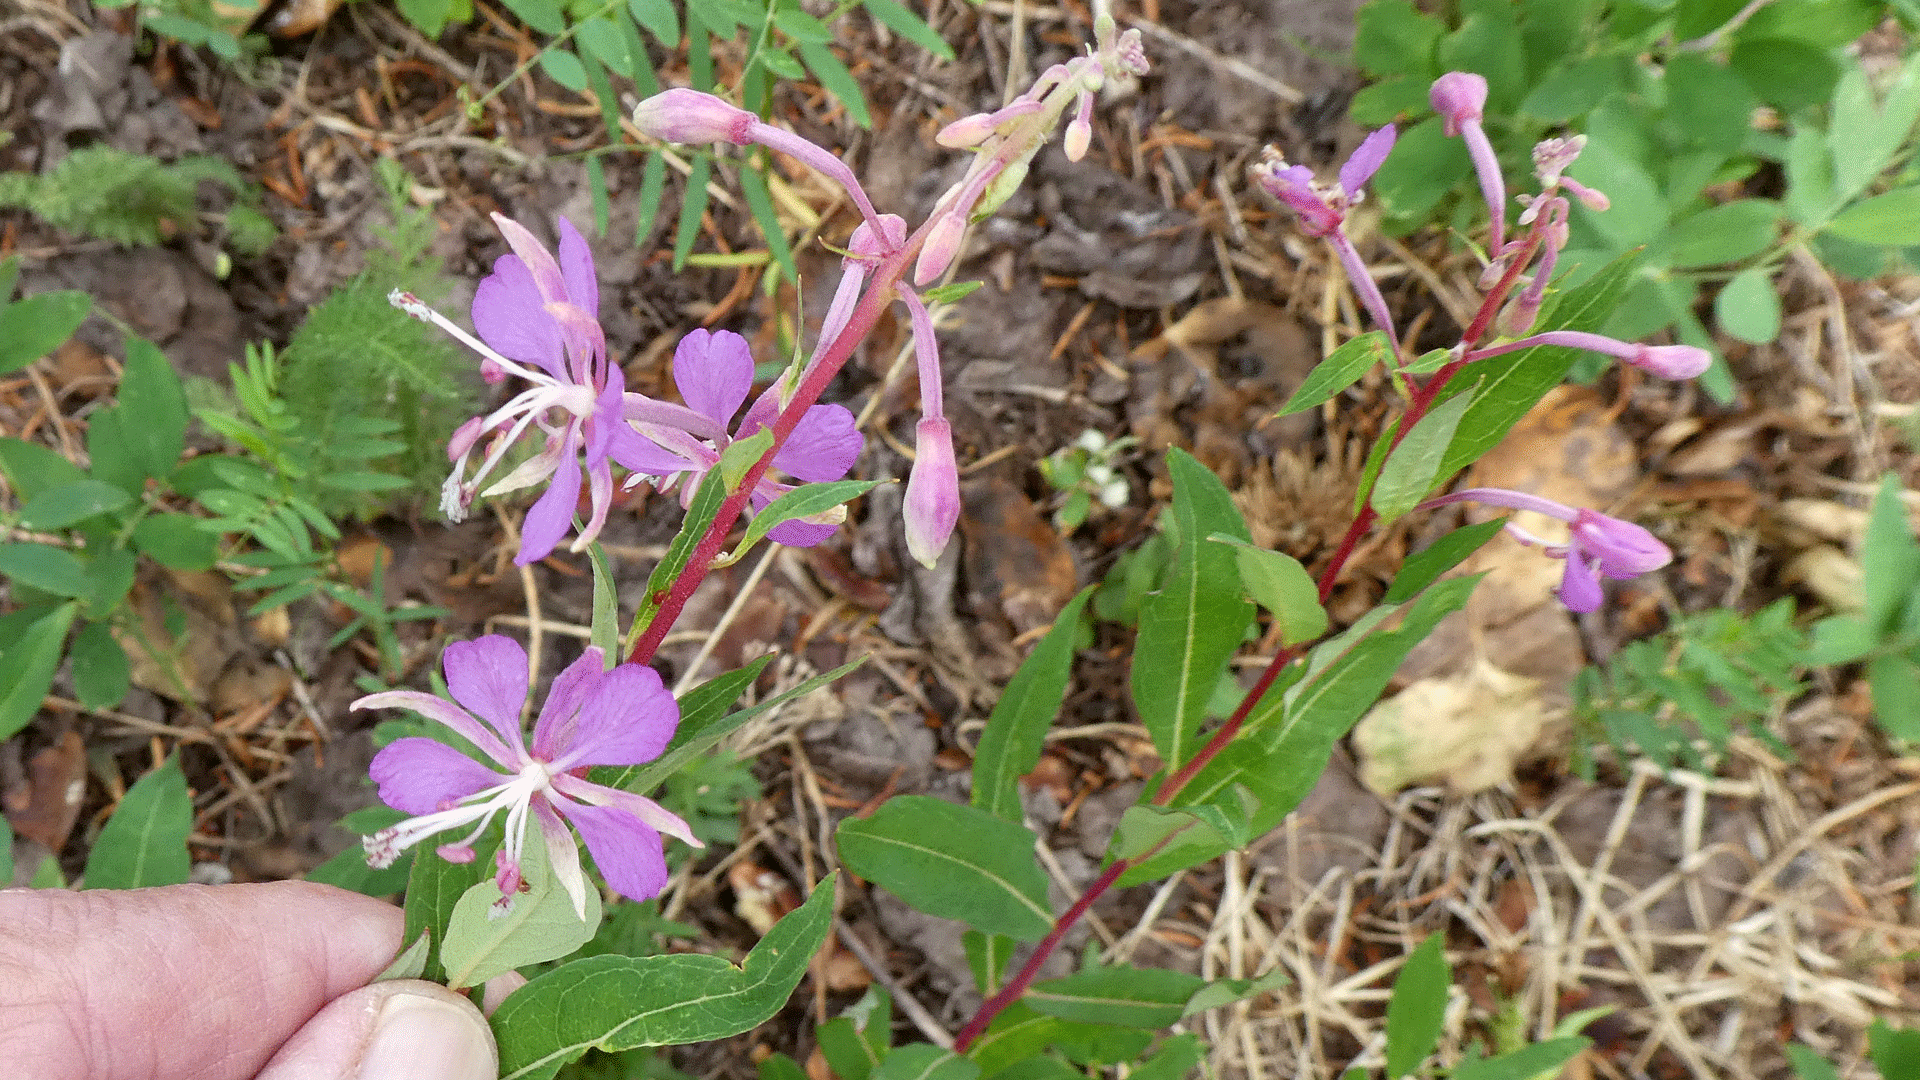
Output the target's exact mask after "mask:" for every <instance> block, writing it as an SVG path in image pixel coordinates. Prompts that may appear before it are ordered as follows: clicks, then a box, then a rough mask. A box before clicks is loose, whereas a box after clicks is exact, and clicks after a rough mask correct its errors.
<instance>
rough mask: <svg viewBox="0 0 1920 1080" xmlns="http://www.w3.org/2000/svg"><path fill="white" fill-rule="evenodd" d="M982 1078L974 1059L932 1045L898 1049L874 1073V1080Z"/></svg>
mask: <svg viewBox="0 0 1920 1080" xmlns="http://www.w3.org/2000/svg"><path fill="white" fill-rule="evenodd" d="M979 1075H980V1066H979V1065H978V1064H977V1063H975V1062H974V1060H973V1059H972V1058H964V1057H961V1056H960V1055H959V1054H956V1053H954V1052H953V1051H951V1050H942V1049H940V1048H939V1047H937V1046H934V1045H932V1044H931V1043H908V1044H907V1045H905V1046H902V1047H898V1048H896V1049H894V1050H893V1051H891V1052H890V1053H888V1054H887V1056H886V1057H884V1058H882V1059H881V1061H880V1066H879V1067H878V1068H876V1069H874V1070H873V1080H975V1078H976V1077H978V1076H979ZM842 1080H845V1078H844V1077H843V1078H842Z"/></svg>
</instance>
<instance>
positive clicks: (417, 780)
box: [367, 736, 512, 814]
mask: <svg viewBox="0 0 1920 1080" xmlns="http://www.w3.org/2000/svg"><path fill="white" fill-rule="evenodd" d="M367 773H368V775H370V776H372V777H373V782H374V783H376V784H378V785H380V801H381V802H383V803H386V804H387V805H388V806H391V807H393V808H394V809H395V810H404V811H406V812H407V813H409V814H431V813H433V812H434V811H435V810H439V809H441V808H442V807H444V806H446V805H447V804H449V803H456V802H459V801H460V800H461V799H464V798H466V797H467V796H469V795H472V794H473V793H475V792H478V791H485V790H486V789H488V788H490V787H497V786H498V785H500V784H503V783H505V782H507V781H508V780H510V779H512V777H509V776H502V775H501V774H499V773H497V772H494V771H493V770H492V769H489V768H487V767H486V766H485V765H482V764H480V763H479V762H477V761H475V760H473V759H472V758H470V757H468V756H467V755H465V754H463V753H461V752H460V751H458V750H455V749H454V748H453V747H451V746H448V745H447V744H446V743H442V742H435V741H433V740H432V739H426V738H421V737H419V736H413V737H411V738H406V739H395V740H394V741H392V742H390V743H388V744H387V745H386V746H385V747H384V748H383V749H382V750H381V751H380V752H379V753H377V754H375V755H373V763H372V764H370V765H368V766H367Z"/></svg>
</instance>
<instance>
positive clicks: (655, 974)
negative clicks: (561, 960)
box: [493, 879, 834, 1080]
mask: <svg viewBox="0 0 1920 1080" xmlns="http://www.w3.org/2000/svg"><path fill="white" fill-rule="evenodd" d="M833 893H834V885H833V881H832V879H828V880H826V881H823V882H821V883H820V884H819V885H817V886H815V888H814V890H813V895H812V896H811V897H809V898H808V899H807V902H806V903H805V904H802V905H801V906H800V907H799V908H798V909H797V910H795V911H794V912H793V913H791V914H789V915H788V916H787V917H786V918H784V919H781V920H780V922H779V923H777V924H775V926H774V928H773V929H772V930H770V931H768V932H767V936H766V937H764V938H761V939H760V943H759V944H758V945H755V946H754V947H753V951H752V952H750V953H748V954H747V958H746V960H745V961H744V962H743V963H742V964H741V965H740V966H739V967H735V966H734V965H732V964H730V963H728V962H727V961H726V960H725V959H723V958H721V957H718V956H696V955H684V954H683V955H667V956H644V957H633V956H595V957H589V958H588V959H585V960H576V961H574V962H573V963H570V964H565V965H562V966H561V967H558V968H555V969H554V970H553V971H550V972H548V973H546V974H544V975H542V976H540V977H539V978H537V979H534V980H533V981H532V982H530V983H528V984H527V985H526V986H524V987H522V988H521V989H520V990H519V991H518V992H516V993H515V994H514V995H513V996H512V997H510V998H508V999H507V1001H506V1003H505V1004H504V1005H501V1006H500V1008H499V1010H498V1011H496V1012H495V1013H494V1014H493V1030H494V1034H495V1036H496V1037H497V1038H498V1039H499V1043H500V1076H501V1080H546V1078H548V1077H552V1076H553V1075H554V1074H555V1073H557V1072H559V1071H560V1068H561V1066H563V1065H565V1064H566V1063H568V1062H570V1061H573V1060H575V1059H577V1058H578V1057H580V1056H581V1055H582V1054H584V1053H586V1052H587V1051H588V1050H589V1049H599V1050H605V1051H608V1052H618V1051H621V1050H631V1049H634V1048H636V1047H641V1046H672V1045H678V1044H682V1043H692V1042H709V1041H712V1040H714V1039H723V1038H726V1037H727V1036H729V1035H737V1034H739V1033H740V1032H743V1031H748V1030H751V1029H752V1028H754V1027H757V1026H758V1025H759V1024H760V1023H762V1022H763V1021H765V1020H766V1019H767V1018H768V1017H770V1016H772V1015H773V1014H774V1013H775V1012H777V1011H779V1009H780V1006H782V1005H784V1004H786V1001H787V998H788V996H789V995H791V994H792V993H793V988H794V986H795V985H797V984H798V983H799V981H800V976H801V975H803V974H805V973H806V970H807V962H808V961H809V960H811V959H812V958H813V955H814V953H816V952H818V951H819V949H820V945H821V943H822V942H824V941H825V940H826V938H827V933H828V931H829V930H831V929H832V927H833Z"/></svg>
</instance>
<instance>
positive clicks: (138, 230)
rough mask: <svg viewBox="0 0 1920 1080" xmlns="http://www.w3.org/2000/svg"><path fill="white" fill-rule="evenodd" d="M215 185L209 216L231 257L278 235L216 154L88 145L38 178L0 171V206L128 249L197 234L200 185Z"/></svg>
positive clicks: (253, 194)
mask: <svg viewBox="0 0 1920 1080" xmlns="http://www.w3.org/2000/svg"><path fill="white" fill-rule="evenodd" d="M203 183H204V184H211V185H213V186H215V187H218V188H221V189H223V190H224V191H225V192H226V193H227V196H228V198H229V202H228V205H227V208H226V209H225V210H224V211H221V212H219V213H215V214H211V215H209V216H210V217H211V218H213V219H214V220H215V221H216V222H217V223H218V224H219V226H220V231H221V239H223V240H224V242H225V244H226V246H227V247H228V248H230V249H231V250H232V251H233V252H234V253H235V254H238V255H241V256H246V257H251V256H255V255H259V254H260V253H261V252H263V251H265V250H266V249H267V247H268V245H270V244H272V243H273V240H274V237H275V236H277V235H279V233H278V230H276V229H275V228H274V226H273V222H271V221H269V220H268V219H267V217H266V215H265V214H263V213H261V212H260V197H259V194H258V192H257V191H256V190H255V189H254V186H253V185H252V184H249V183H247V182H246V180H245V179H243V178H242V177H241V176H240V173H239V172H238V171H237V170H236V169H234V167H233V166H232V165H230V164H228V163H227V162H225V161H221V160H220V159H219V158H213V157H207V156H204V155H198V154H195V155H189V156H187V157H183V158H180V159H179V160H177V161H172V162H166V161H161V160H160V159H158V158H154V157H148V156H147V155H145V154H133V153H128V152H127V151H125V150H116V149H114V148H113V147H110V146H88V147H83V148H82V149H79V150H75V151H74V152H73V153H71V154H68V155H67V156H66V157H64V158H62V159H61V160H60V163H59V164H58V165H55V166H54V167H53V169H52V170H51V171H50V172H48V173H46V174H45V175H35V174H33V173H18V172H10V173H0V207H18V208H20V209H23V210H25V211H27V212H28V213H30V214H33V215H34V216H36V217H38V218H40V219H42V220H44V221H45V222H47V224H49V225H52V226H53V227H54V228H57V229H60V230H62V231H64V232H69V233H72V234H74V235H75V236H84V237H91V238H94V239H99V240H109V241H112V242H113V243H116V244H125V245H128V246H130V247H153V246H156V245H158V244H162V243H165V242H166V241H167V240H169V239H171V238H172V237H174V236H179V235H189V236H191V235H195V234H197V233H198V232H199V228H200V220H201V213H200V209H199V201H200V197H199V193H200V187H201V185H202V184H203Z"/></svg>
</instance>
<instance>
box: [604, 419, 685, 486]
mask: <svg viewBox="0 0 1920 1080" xmlns="http://www.w3.org/2000/svg"><path fill="white" fill-rule="evenodd" d="M607 456H608V457H610V458H612V459H613V460H615V461H617V462H619V463H620V465H621V467H622V468H625V469H627V470H629V471H631V472H637V473H644V474H646V475H647V476H672V475H673V474H674V473H677V472H684V471H685V470H686V469H688V468H689V467H690V464H689V463H688V461H687V459H685V458H683V457H681V456H680V455H679V454H676V453H674V452H673V451H671V450H668V449H667V448H666V447H664V446H661V445H660V444H659V443H656V442H654V441H653V440H652V439H649V438H647V437H646V436H644V435H642V434H640V433H639V432H637V431H635V430H633V428H632V427H630V426H628V425H626V424H620V425H618V426H617V427H615V428H614V432H613V437H612V438H611V440H609V442H608V445H607Z"/></svg>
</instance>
